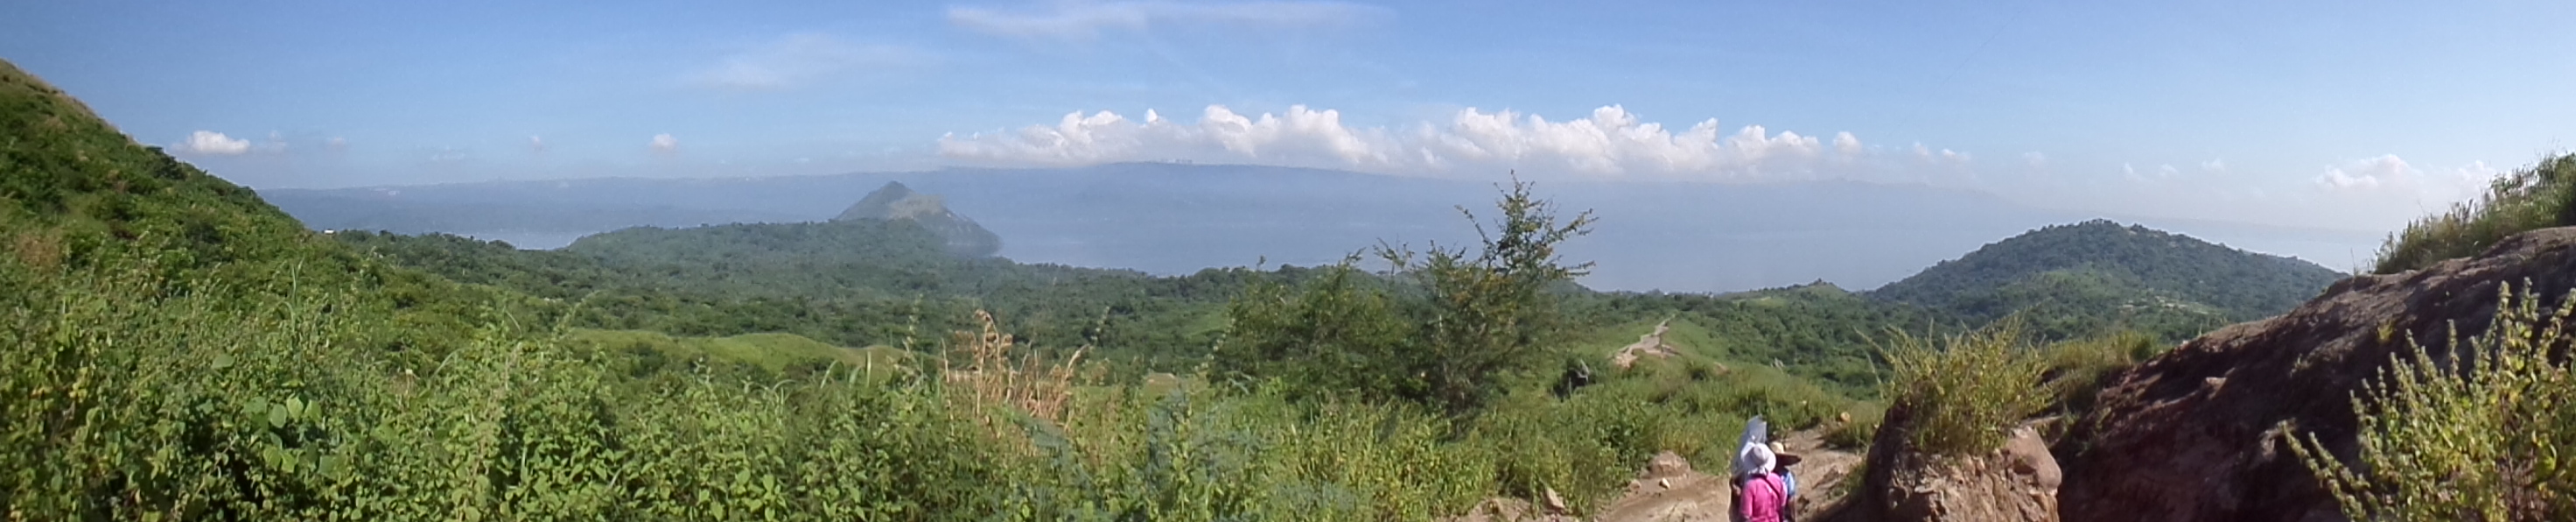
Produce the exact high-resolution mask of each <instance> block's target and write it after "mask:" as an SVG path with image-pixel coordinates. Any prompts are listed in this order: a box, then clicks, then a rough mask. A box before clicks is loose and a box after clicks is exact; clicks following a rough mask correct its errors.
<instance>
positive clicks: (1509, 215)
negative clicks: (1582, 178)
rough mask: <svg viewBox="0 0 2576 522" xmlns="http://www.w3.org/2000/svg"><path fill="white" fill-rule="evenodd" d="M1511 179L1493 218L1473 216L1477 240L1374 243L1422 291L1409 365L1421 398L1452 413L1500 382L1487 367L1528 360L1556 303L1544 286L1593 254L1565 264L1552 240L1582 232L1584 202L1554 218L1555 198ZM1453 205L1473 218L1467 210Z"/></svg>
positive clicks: (1548, 327)
mask: <svg viewBox="0 0 2576 522" xmlns="http://www.w3.org/2000/svg"><path fill="white" fill-rule="evenodd" d="M1530 187H1531V184H1530V183H1528V182H1524V181H1520V180H1518V179H1514V180H1513V181H1512V184H1511V187H1510V188H1509V189H1506V190H1503V191H1502V192H1503V194H1502V200H1501V201H1499V202H1497V203H1496V207H1497V208H1498V210H1500V211H1501V212H1502V215H1501V216H1500V219H1497V220H1496V221H1495V222H1494V223H1493V227H1492V228H1490V229H1489V228H1487V227H1486V225H1485V224H1484V223H1477V224H1476V235H1477V238H1478V240H1479V241H1481V242H1482V245H1481V246H1482V247H1483V248H1482V249H1480V250H1477V251H1469V250H1467V249H1464V248H1460V249H1443V248H1441V247H1440V245H1439V244H1437V243H1434V244H1432V245H1430V246H1429V247H1428V248H1427V249H1426V250H1424V251H1422V252H1415V251H1413V250H1412V249H1411V248H1407V247H1402V246H1387V245H1380V246H1379V247H1378V248H1377V249H1376V253H1377V255H1378V257H1379V258H1380V259H1384V260H1386V262H1387V263H1388V264H1390V265H1393V266H1394V269H1395V272H1396V273H1398V274H1403V275H1405V276H1409V277H1410V278H1411V279H1412V281H1413V282H1414V283H1416V284H1418V285H1419V286H1420V288H1421V289H1422V290H1423V291H1425V292H1427V293H1428V296H1429V298H1430V303H1428V306H1427V307H1425V310H1424V315H1426V317H1424V318H1423V319H1424V321H1423V324H1422V333H1421V336H1422V337H1421V338H1422V340H1423V349H1424V350H1425V353H1423V354H1422V355H1423V356H1424V358H1423V359H1422V360H1421V361H1422V363H1423V364H1422V365H1421V366H1420V367H1418V368H1416V373H1415V375H1416V376H1417V377H1418V378H1419V379H1421V380H1422V381H1423V384H1424V385H1425V386H1426V388H1427V391H1428V392H1429V395H1430V396H1429V397H1427V398H1428V399H1430V400H1429V401H1428V402H1430V403H1432V404H1434V405H1436V406H1439V407H1441V408H1443V409H1445V410H1447V411H1448V412H1450V413H1452V414H1462V413H1467V412H1470V411H1473V410H1474V409H1476V408H1477V407H1479V406H1482V405H1483V404H1484V401H1485V400H1486V399H1488V398H1490V397H1492V396H1493V395H1495V394H1496V393H1497V392H1499V391H1500V390H1501V385H1500V383H1498V382H1496V381H1495V379H1494V377H1495V376H1496V375H1497V374H1500V373H1502V372H1504V371H1507V370H1511V369H1515V368H1519V367H1521V366H1522V365H1524V364H1527V363H1528V362H1529V361H1531V360H1532V359H1533V356H1535V355H1537V354H1538V351H1539V349H1540V347H1542V346H1543V345H1544V344H1543V343H1544V342H1545V341H1547V340H1548V339H1547V337H1548V336H1549V335H1550V334H1551V333H1552V332H1554V331H1555V328H1554V327H1555V326H1556V324H1555V323H1557V322H1558V320H1559V315H1560V310H1558V308H1557V303H1556V301H1555V299H1554V298H1553V296H1552V295H1551V294H1550V293H1549V292H1550V291H1551V290H1552V289H1554V288H1556V287H1557V286H1558V285H1562V284H1566V283H1569V282H1571V281H1573V280H1574V278H1577V277H1582V276H1583V275H1585V274H1588V273H1591V269H1592V263H1582V264H1576V265H1567V264H1565V262H1564V260H1563V258H1562V257H1561V256H1559V255H1558V254H1557V252H1556V247H1557V245H1558V244H1560V243H1563V242H1565V240H1568V239H1573V238H1575V237H1579V236H1582V235H1585V234H1589V233H1591V226H1592V222H1593V217H1592V212H1591V211H1588V210H1587V211H1584V212H1581V213H1578V214H1575V216H1574V218H1573V219H1569V220H1565V221H1562V222H1559V221H1558V220H1557V216H1556V209H1555V205H1553V204H1551V203H1549V202H1548V201H1546V200H1542V199H1539V198H1538V197H1537V196H1534V195H1532V194H1531V193H1530ZM1458 213H1459V214H1462V215H1464V216H1466V217H1467V220H1468V221H1476V213H1475V212H1472V211H1468V210H1467V209H1466V208H1465V207H1460V208H1459V209H1458Z"/></svg>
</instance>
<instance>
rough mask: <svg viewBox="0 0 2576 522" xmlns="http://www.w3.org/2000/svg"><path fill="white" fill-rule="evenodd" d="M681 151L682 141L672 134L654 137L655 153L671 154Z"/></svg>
mask: <svg viewBox="0 0 2576 522" xmlns="http://www.w3.org/2000/svg"><path fill="white" fill-rule="evenodd" d="M679 151H680V139H679V138H673V137H671V135H670V134H655V135H653V152H657V153H663V154H669V153H674V152H679Z"/></svg>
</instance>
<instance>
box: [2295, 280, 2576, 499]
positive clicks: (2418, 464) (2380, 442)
mask: <svg viewBox="0 0 2576 522" xmlns="http://www.w3.org/2000/svg"><path fill="white" fill-rule="evenodd" d="M2499 293H2501V294H2503V295H2501V296H2499V300H2500V301H2501V302H2500V303H2499V304H2498V306H2497V308H2496V309H2497V313H2496V316H2495V320H2494V322H2493V323H2491V324H2492V325H2491V326H2489V327H2488V330H2487V332H2486V334H2485V335H2481V336H2478V337H2475V338H2473V339H2470V340H2469V341H2468V342H2466V343H2461V342H2458V340H2457V339H2454V340H2453V342H2452V343H2451V347H2450V349H2449V350H2448V351H2447V352H2445V353H2444V355H2445V356H2441V357H2437V356H2436V355H2435V352H2436V350H2430V349H2426V348H2425V347H2423V346H2422V345H2420V344H2418V345H2415V350H2414V357H2413V358H2411V359H2409V358H2402V357H2396V356H2392V359H2393V360H2392V361H2391V364H2390V365H2389V367H2388V368H2387V369H2386V370H2384V371H2383V372H2382V373H2381V375H2380V378H2379V379H2378V380H2377V381H2375V382H2371V383H2367V384H2365V385H2364V387H2363V390H2362V392H2361V393H2357V394H2354V396H2353V414H2354V415H2355V416H2358V417H2360V419H2361V427H2362V429H2361V431H2360V433H2359V434H2358V437H2359V439H2360V454H2359V455H2357V457H2358V458H2357V459H2355V462H2353V463H2351V464H2347V463H2345V461H2343V460H2339V457H2337V456H2335V455H2334V454H2333V453H2332V452H2331V451H2330V450H2329V449H2328V446H2327V445H2326V443H2325V441H2323V440H2320V439H2318V438H2317V436H2316V435H2315V434H2313V433H2311V434H2309V435H2308V438H2307V440H2305V441H2298V440H2293V441H2291V442H2292V444H2291V446H2290V447H2291V448H2292V449H2293V450H2296V451H2297V453H2298V454H2299V458H2300V460H2301V461H2302V462H2304V463H2306V464H2307V466H2308V468H2309V469H2310V470H2312V471H2314V472H2316V475H2317V478H2318V480H2321V481H2323V482H2324V483H2325V486H2326V489H2327V490H2328V491H2330V492H2332V493H2333V494H2334V497H2335V501H2336V502H2337V503H2338V504H2340V505H2341V506H2342V507H2343V512H2344V514H2345V515H2346V516H2350V517H2352V518H2353V519H2355V520H2514V521H2521V520H2532V521H2538V520H2571V519H2576V453H2571V452H2576V408H2569V407H2568V406H2567V405H2568V404H2570V403H2571V402H2576V373H2571V371H2570V368H2569V363H2568V356H2569V354H2568V350H2569V347H2570V344H2571V343H2570V340H2571V336H2576V332H2571V331H2569V330H2568V329H2567V327H2568V322H2567V318H2568V316H2569V315H2570V313H2571V312H2576V299H2569V300H2568V301H2567V302H2566V303H2565V304H2562V305H2561V306H2559V307H2557V309H2556V311H2555V312H2553V313H2548V314H2545V315H2544V314H2543V313H2542V311H2541V309H2540V307H2539V303H2538V301H2539V299H2538V298H2536V297H2534V296H2533V295H2532V294H2531V293H2530V291H2529V290H2528V289H2526V290H2524V291H2523V292H2522V293H2521V294H2519V295H2516V294H2515V293H2513V292H2512V290H2511V289H2510V288H2507V289H2504V290H2502V291H2500V292H2499Z"/></svg>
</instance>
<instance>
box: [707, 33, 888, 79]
mask: <svg viewBox="0 0 2576 522" xmlns="http://www.w3.org/2000/svg"><path fill="white" fill-rule="evenodd" d="M918 54H919V53H917V52H915V51H912V50H910V49H906V48H902V47H896V46H891V45H857V44H852V43H849V42H844V41H841V40H840V39H838V38H834V37H832V36H831V35H825V34H818V33H798V34H791V35H787V36H785V37H782V38H779V39H777V40H774V41H770V42H768V43H764V44H761V45H758V46H754V47H752V48H749V49H744V50H742V51H740V52H736V53H733V54H731V55H727V56H725V57H724V59H723V61H722V62H720V63H718V64H716V65H715V66H714V67H710V68H707V69H704V70H700V71H698V72H696V73H693V74H691V75H690V76H689V80H690V83H693V84H696V85H699V86H703V87H710V88H717V89H733V90H752V91H775V90H786V89H795V88H799V87H805V86H807V85H812V84H813V83H815V82H817V81H821V80H823V79H826V78H829V77H832V76H834V75H838V74H841V73H844V72H847V71H849V70H852V69H858V68H864V67H875V66H887V65H898V64H903V63H908V62H911V61H914V60H915V59H916V57H917V55H918Z"/></svg>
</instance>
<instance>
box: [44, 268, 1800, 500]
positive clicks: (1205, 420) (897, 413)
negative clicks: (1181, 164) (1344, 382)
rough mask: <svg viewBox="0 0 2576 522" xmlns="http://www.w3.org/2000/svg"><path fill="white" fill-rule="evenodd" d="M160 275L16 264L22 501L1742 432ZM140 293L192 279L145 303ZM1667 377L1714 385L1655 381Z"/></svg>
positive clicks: (832, 494) (828, 488)
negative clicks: (398, 310)
mask: <svg viewBox="0 0 2576 522" xmlns="http://www.w3.org/2000/svg"><path fill="white" fill-rule="evenodd" d="M150 272H151V270H149V269H148V268H136V269H129V270H104V269H102V270H96V271H84V272H73V273H41V272H35V271H30V270H26V269H25V267H24V265H23V264H19V263H14V262H8V261H0V282H6V283H8V285H9V287H10V288H13V289H24V290H28V292H24V293H18V294H13V296H12V298H13V299H16V301H15V302H14V303H15V304H22V305H24V306H19V307H13V308H11V309H10V312H9V313H7V314H6V315H4V316H0V320H5V323H0V342H5V343H7V344H8V345H10V346H13V347H17V349H13V350H7V351H0V394H7V395H6V396H8V397H12V398H13V400H10V401H0V420H5V423H0V426H6V429H5V431H0V447H7V448H10V450H9V451H6V452H0V470H7V471H6V472H5V473H0V499H5V500H0V504H5V505H0V511H5V512H8V513H11V514H13V515H14V516H16V517H18V518H22V519H31V520H75V519H90V520H97V519H118V520H142V519H160V520H202V519H226V520H237V519H249V520H273V519H296V520H426V519H466V520H474V519H506V520H546V519H585V520H590V519H601V518H607V519H619V520H680V519H687V520H751V519H783V520H849V519H861V520H1422V519H1428V518H1433V517H1437V516H1445V515H1450V514H1456V513H1459V512H1461V511H1464V510H1465V509H1467V508H1468V507H1469V506H1470V505H1472V504H1473V503H1475V502H1477V501H1479V500H1481V499H1483V498H1485V497H1488V496H1492V495H1496V494H1513V495H1522V496H1535V495H1538V494H1541V493H1542V492H1544V491H1549V490H1554V491H1557V492H1560V493H1562V494H1564V495H1565V496H1566V497H1568V498H1569V499H1571V500H1573V501H1575V502H1576V503H1577V505H1578V506H1595V505H1598V504H1597V503H1598V502H1600V501H1602V500H1605V499H1607V498H1609V497H1610V496H1611V495H1613V494H1615V493H1616V492H1617V491H1619V488H1620V486H1621V484H1623V483H1624V481H1625V480H1626V478H1627V477H1628V476H1629V473H1632V472H1633V470H1634V469H1635V467H1636V466H1637V465H1639V464H1641V463H1642V461H1643V459H1644V458H1645V456H1647V455H1650V454H1651V453H1653V452H1654V451H1655V450H1657V449H1659V448H1665V447H1673V446H1674V445H1675V444H1676V443H1677V441H1678V442H1684V443H1687V442H1692V441H1707V440H1719V439H1723V438H1725V433H1724V432H1725V431H1727V427H1728V426H1729V424H1728V423H1730V422H1736V421H1735V420H1734V419H1740V417H1736V416H1734V415H1733V414H1732V413H1731V412H1721V411H1719V410H1718V409H1717V408H1715V407H1709V408H1707V410H1706V411H1705V412H1703V413H1701V414H1697V415H1683V414H1680V413H1679V412H1683V411H1687V410H1688V409H1687V408H1682V407H1675V405H1679V404H1684V403H1686V402H1689V401H1692V400H1694V399H1688V398H1667V399H1663V400H1662V404H1658V403H1657V402H1656V399H1655V397H1653V395H1655V394H1664V395H1669V396H1676V397H1678V396H1688V395H1690V394H1696V393H1710V392H1709V391H1700V390H1702V389H1704V388H1714V386H1704V385H1698V384H1696V383H1691V381H1688V380H1687V379H1689V378H1688V377H1683V376H1684V375H1688V374H1689V373H1688V372H1687V371H1686V370H1685V369H1682V368H1680V367H1677V366H1676V367H1672V368H1667V369H1663V370H1654V371H1655V372H1659V373H1653V374H1640V375H1639V376H1636V377H1633V378H1623V379H1620V380H1617V381H1614V383H1623V384H1614V385H1606V386H1599V387H1595V388H1593V389H1587V390H1584V391H1582V392H1579V393H1577V394H1576V395H1575V396H1573V397H1572V398H1570V399H1567V400H1558V399H1555V398H1553V397H1552V396H1550V395H1548V394H1547V393H1545V392H1544V391H1541V390H1539V389H1538V388H1536V387H1529V388H1523V389H1521V391H1516V392H1513V393H1511V394H1509V395H1506V396H1505V397H1504V398H1502V400H1499V401H1498V402H1496V403H1494V405H1493V406H1492V407H1491V409H1489V410H1488V412H1487V414H1486V415H1485V416H1483V417H1481V418H1480V419H1479V420H1478V421H1476V422H1475V423H1473V424H1472V425H1470V426H1468V429H1467V430H1466V431H1465V432H1463V433H1459V432H1455V431H1453V430H1455V429H1456V427H1457V425H1456V424H1454V422H1453V420H1452V419H1450V418H1449V417H1447V416H1445V415H1441V414H1438V413H1436V412H1433V411H1431V410H1430V409H1428V408H1422V407H1416V406H1410V405H1405V404H1402V403H1397V404H1366V403H1351V402H1340V401H1313V400H1291V399H1290V398H1289V397H1288V396H1287V395H1286V394H1283V393H1279V392H1278V390H1276V389H1274V388H1271V387H1266V386H1255V387H1252V388H1245V389H1235V388H1230V387H1225V386H1216V387H1209V386H1205V385H1193V386H1181V387H1177V388H1176V389H1177V390H1178V391H1167V392H1164V393H1159V394H1158V393H1152V392H1147V391H1145V388H1141V387H1121V386H1110V387H1084V388H1082V390H1083V391H1081V392H1078V393H1077V394H1076V395H1074V398H1073V400H1072V406H1070V408H1069V411H1068V412H1067V414H1066V415H1064V416H1063V417H1062V419H1061V420H1058V421H1047V420H1043V419H1037V418H1032V417H1027V416H1025V415H1022V414H1019V413H1017V412H1015V411H1013V410H1009V409H1007V408H1006V407H1004V406H998V405H992V404H978V403H972V402H966V401H964V400H963V396H962V395H960V394H959V393H958V392H957V391H956V389H955V388H953V387H951V386H950V385H946V384H943V381H944V379H938V378H924V377H920V376H913V375H909V374H895V375H887V376H873V377H869V376H863V375H860V374H859V372H857V371H856V369H854V368H850V367H847V366H840V365H830V366H827V367H824V368H821V369H820V370H819V371H815V372H812V373H809V374H806V375H803V376H801V378H796V379H788V380H781V381H768V382H762V381H748V380H742V379H737V378H732V377H730V376H729V374H721V373H712V372H711V371H710V370H707V369H703V368H702V369H698V370H685V369H672V370H665V371H661V372H656V373H652V374H650V375H646V376H643V377H634V376H632V375H631V370H632V366H631V364H632V362H631V361H628V360H625V356H624V355H623V354H622V352H620V351H618V350H614V349H609V350H602V349H596V348H588V347H586V346H594V345H596V346H616V345H617V343H619V342H623V341H642V342H665V341H661V340H658V339H650V338H647V337H649V336H647V335H646V334H634V333H620V332H583V331H570V332H567V333H566V334H549V333H546V332H547V331H549V330H551V328H538V327H530V326H511V325H512V324H513V322H512V321H510V320H508V315H507V314H504V315H503V320H501V321H499V322H496V323H494V324H493V325H491V326H488V327H486V328H483V329H480V330H477V331H476V332H475V334H474V337H473V338H472V339H469V340H467V341H466V342H464V343H462V345H461V346H460V347H459V348H457V349H455V350H453V351H451V352H449V353H447V354H445V355H443V356H442V357H440V358H439V360H437V361H436V364H434V365H429V366H425V367H418V368H414V367H410V366H406V365H402V364H398V361H399V360H400V358H399V357H389V356H388V355H389V354H387V353H385V352H381V351H379V350H377V349H375V348H373V347H371V346H369V345H366V344H363V343H359V342H353V340H355V339H363V338H365V337H366V336H365V335H364V331H365V330H367V329H370V328H379V327H382V325H380V324H376V323H375V321H377V320H376V319H371V318H370V316H368V315H364V314H347V313H335V311H336V310H342V309H345V308H344V307H346V306H347V303H349V302H350V300H351V298H352V296H351V295H350V294H346V293H340V292H337V291H333V290H327V289H312V288H309V287H308V288H306V289H303V290H282V289H277V288H249V289H243V291H242V292H238V293H233V294H227V295H225V296H220V297H197V296H190V295H171V294H168V293H167V292H164V291H162V290H163V289H162V288H160V286H159V285H160V284H161V283H159V282H158V281H155V280H153V279H152V278H151V277H149V273H150ZM290 286H291V285H290ZM137 295H141V296H156V295H158V296H165V297H161V298H151V299H134V298H129V297H126V296H137ZM242 296H251V297H250V298H244V297H242ZM603 334H609V335H603ZM559 335H568V336H569V337H560V336H559ZM681 341H682V342H688V341H687V340H681ZM703 342H709V343H716V342H725V341H721V340H719V341H703ZM734 342H744V341H743V340H734ZM751 342H765V341H763V340H751ZM601 343H606V344H601ZM710 346H712V345H710ZM1663 372H1668V373H1663ZM1704 374H1705V373H1704V372H1703V375H1704ZM1648 375H1653V376H1652V377H1649V376H1648ZM1668 379H1682V380H1680V381H1674V382H1681V383H1690V384H1685V385H1681V386H1674V387H1673V388H1672V389H1666V386H1667V385H1665V384H1654V383H1664V382H1667V380H1668ZM1650 384H1651V385H1650ZM1743 384H1744V385H1745V386H1746V388H1745V389H1744V390H1745V392H1748V393H1749V392H1755V391H1759V389H1758V388H1754V386H1758V385H1756V384H1755V383H1743ZM1730 388H1731V386H1730ZM1828 397H1830V395H1824V394H1819V395H1815V396H1812V397H1811V399H1815V400H1826V398H1828ZM1773 401H1774V402H1779V401H1778V400H1776V399H1774V400H1773Z"/></svg>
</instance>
